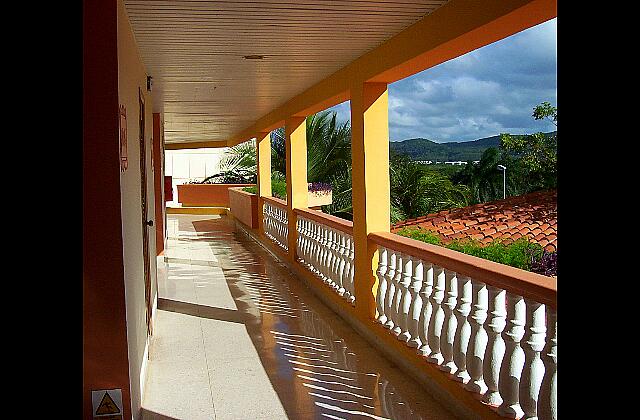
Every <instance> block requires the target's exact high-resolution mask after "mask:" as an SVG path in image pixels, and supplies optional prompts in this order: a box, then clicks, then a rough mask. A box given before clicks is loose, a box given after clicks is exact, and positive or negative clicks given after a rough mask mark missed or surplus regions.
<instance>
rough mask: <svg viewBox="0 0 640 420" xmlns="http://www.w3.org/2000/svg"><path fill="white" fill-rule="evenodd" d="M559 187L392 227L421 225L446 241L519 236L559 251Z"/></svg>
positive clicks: (439, 213) (509, 240)
mask: <svg viewBox="0 0 640 420" xmlns="http://www.w3.org/2000/svg"><path fill="white" fill-rule="evenodd" d="M557 211H558V193H557V190H551V191H538V192H534V193H531V194H526V195H521V196H517V197H509V198H507V199H506V200H498V201H492V202H490V203H482V204H476V205H473V206H469V207H463V208H458V209H451V210H444V211H441V212H438V213H433V214H429V215H427V216H421V217H418V218H416V219H409V220H404V221H401V222H398V223H396V224H394V225H393V226H392V227H391V232H397V231H398V230H400V229H402V228H403V227H407V226H411V227H420V228H422V229H427V230H430V231H432V232H435V233H437V234H438V235H439V236H440V239H441V240H442V241H443V242H444V243H449V242H451V241H452V240H455V239H463V238H473V239H476V240H478V241H480V242H482V243H484V244H488V243H489V242H491V241H492V240H494V239H497V238H500V239H502V241H503V242H504V243H505V244H508V243H510V242H513V241H515V240H516V239H518V238H520V237H527V238H529V240H531V241H533V242H537V243H539V244H540V245H541V246H542V247H544V248H545V249H546V250H547V251H551V252H553V251H557V249H558V239H557V227H556V226H557Z"/></svg>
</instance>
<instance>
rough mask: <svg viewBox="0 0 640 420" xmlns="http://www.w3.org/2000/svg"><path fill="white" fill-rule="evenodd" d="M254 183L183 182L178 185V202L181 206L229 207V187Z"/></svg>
mask: <svg viewBox="0 0 640 420" xmlns="http://www.w3.org/2000/svg"><path fill="white" fill-rule="evenodd" d="M253 185H255V184H184V185H178V202H179V203H182V205H183V206H221V207H229V188H230V187H247V186H253Z"/></svg>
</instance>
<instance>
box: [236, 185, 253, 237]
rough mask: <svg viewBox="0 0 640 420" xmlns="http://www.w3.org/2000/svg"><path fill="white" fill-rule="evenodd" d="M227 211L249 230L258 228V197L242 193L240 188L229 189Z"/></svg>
mask: <svg viewBox="0 0 640 420" xmlns="http://www.w3.org/2000/svg"><path fill="white" fill-rule="evenodd" d="M229 211H230V212H231V214H232V215H233V217H235V218H236V219H238V220H239V221H241V222H242V223H244V224H245V225H247V226H249V227H250V228H251V229H257V228H258V195H257V194H251V193H248V192H246V191H242V187H238V188H229Z"/></svg>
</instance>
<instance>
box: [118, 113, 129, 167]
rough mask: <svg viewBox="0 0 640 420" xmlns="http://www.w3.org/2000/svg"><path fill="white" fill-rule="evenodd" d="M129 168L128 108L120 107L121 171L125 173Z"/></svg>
mask: <svg viewBox="0 0 640 420" xmlns="http://www.w3.org/2000/svg"><path fill="white" fill-rule="evenodd" d="M128 167H129V162H128V161H127V108H126V107H125V106H124V105H120V171H121V172H124V171H126V170H127V168H128Z"/></svg>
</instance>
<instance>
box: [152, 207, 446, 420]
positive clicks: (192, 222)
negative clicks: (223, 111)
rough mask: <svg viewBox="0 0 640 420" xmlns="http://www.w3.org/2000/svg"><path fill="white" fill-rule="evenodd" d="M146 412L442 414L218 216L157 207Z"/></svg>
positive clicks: (194, 415) (208, 415)
mask: <svg viewBox="0 0 640 420" xmlns="http://www.w3.org/2000/svg"><path fill="white" fill-rule="evenodd" d="M165 255H166V257H165V264H164V266H162V265H160V267H159V273H158V289H159V301H158V312H157V318H156V324H155V331H154V336H153V340H152V344H151V350H150V360H149V365H148V377H147V385H146V390H145V396H144V401H143V418H145V419H154V418H155V419H287V418H289V419H367V418H369V419H425V420H426V419H434V420H436V419H450V418H454V417H453V415H452V414H451V413H450V412H449V411H447V410H446V408H444V407H443V406H442V405H441V404H440V403H438V402H437V401H435V400H434V399H433V398H432V397H431V396H430V395H429V394H427V393H426V392H425V391H424V390H423V388H421V387H420V386H419V385H418V384H417V383H416V382H415V381H413V380H412V379H410V378H408V377H407V376H406V375H404V374H403V373H402V371H400V369H398V368H397V367H396V366H394V365H393V364H392V363H390V362H389V361H388V360H387V359H385V358H384V357H383V356H382V355H380V354H379V353H378V352H377V351H376V350H375V349H373V348H371V347H370V346H369V345H368V344H367V342H366V341H365V340H364V339H362V338H361V337H360V336H358V334H357V333H356V332H355V331H353V330H352V329H351V328H350V327H349V326H347V325H346V324H345V323H344V322H343V321H342V320H341V319H340V318H339V317H338V316H337V315H336V314H335V313H334V312H332V311H331V310H330V309H328V308H327V307H326V306H324V304H323V303H321V302H320V301H319V300H318V299H317V298H316V297H315V296H314V295H313V294H312V293H311V292H310V291H309V290H308V289H307V288H306V287H305V286H304V284H303V283H301V282H300V281H299V280H298V279H297V278H296V277H295V276H294V275H293V274H291V273H290V272H289V271H288V269H287V268H286V267H285V266H284V265H282V264H281V263H279V262H278V261H277V260H276V259H275V258H274V257H273V256H272V255H271V254H269V253H268V252H267V251H265V250H264V248H262V247H261V246H260V245H259V244H257V243H256V242H255V241H254V240H252V239H251V238H250V237H249V236H247V235H246V234H245V233H243V232H242V231H239V232H235V231H234V227H233V223H232V222H230V221H229V220H228V218H227V217H226V216H222V217H221V216H207V215H203V216H195V215H168V246H167V250H166V252H165Z"/></svg>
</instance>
